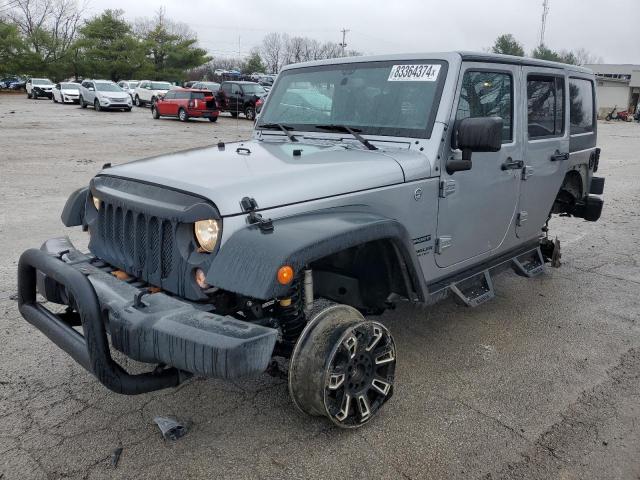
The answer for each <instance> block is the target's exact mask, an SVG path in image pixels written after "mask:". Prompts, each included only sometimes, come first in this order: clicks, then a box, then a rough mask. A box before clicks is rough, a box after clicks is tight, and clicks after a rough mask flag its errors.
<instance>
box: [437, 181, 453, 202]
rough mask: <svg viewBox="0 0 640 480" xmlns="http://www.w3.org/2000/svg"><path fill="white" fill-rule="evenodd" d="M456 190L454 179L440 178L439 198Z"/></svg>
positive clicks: (445, 196)
mask: <svg viewBox="0 0 640 480" xmlns="http://www.w3.org/2000/svg"><path fill="white" fill-rule="evenodd" d="M455 191H456V181H455V180H440V198H447V197H448V196H449V195H451V194H452V193H455Z"/></svg>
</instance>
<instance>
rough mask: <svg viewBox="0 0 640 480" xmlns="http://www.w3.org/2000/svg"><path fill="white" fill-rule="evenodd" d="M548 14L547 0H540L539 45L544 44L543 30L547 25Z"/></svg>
mask: <svg viewBox="0 0 640 480" xmlns="http://www.w3.org/2000/svg"><path fill="white" fill-rule="evenodd" d="M548 14H549V0H543V1H542V25H541V26H540V45H544V31H545V29H546V27H547V15H548Z"/></svg>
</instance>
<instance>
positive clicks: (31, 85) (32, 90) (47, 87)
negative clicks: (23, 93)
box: [25, 78, 53, 100]
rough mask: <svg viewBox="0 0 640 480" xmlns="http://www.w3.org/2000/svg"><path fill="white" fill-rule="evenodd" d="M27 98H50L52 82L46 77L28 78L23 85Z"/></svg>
mask: <svg viewBox="0 0 640 480" xmlns="http://www.w3.org/2000/svg"><path fill="white" fill-rule="evenodd" d="M25 89H26V90H27V98H33V99H34V100H35V99H38V98H39V97H47V98H51V96H52V95H53V93H52V92H51V91H52V90H53V82H52V81H51V80H49V79H48V78H29V79H28V80H27V83H26V85H25Z"/></svg>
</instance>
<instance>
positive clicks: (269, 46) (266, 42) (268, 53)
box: [261, 32, 286, 73]
mask: <svg viewBox="0 0 640 480" xmlns="http://www.w3.org/2000/svg"><path fill="white" fill-rule="evenodd" d="M285 42H286V36H284V38H283V35H281V34H279V33H275V32H274V33H269V34H268V35H265V37H264V38H263V39H262V49H261V53H262V57H263V61H264V64H265V65H266V67H267V70H269V72H271V73H278V71H279V70H280V67H281V66H282V57H283V54H284V44H285Z"/></svg>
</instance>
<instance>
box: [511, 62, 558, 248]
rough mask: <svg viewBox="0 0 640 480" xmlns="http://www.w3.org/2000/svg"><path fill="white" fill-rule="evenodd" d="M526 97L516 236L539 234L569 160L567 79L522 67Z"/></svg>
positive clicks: (551, 71) (553, 71) (555, 72)
mask: <svg viewBox="0 0 640 480" xmlns="http://www.w3.org/2000/svg"><path fill="white" fill-rule="evenodd" d="M523 79H524V83H525V85H526V92H527V96H526V98H523V99H522V102H523V104H522V105H523V110H524V111H525V112H527V113H526V115H527V119H526V129H525V134H526V145H525V147H524V148H525V167H524V170H523V172H522V178H523V180H522V186H521V188H520V202H519V205H518V218H517V221H516V235H517V236H518V237H519V238H521V239H523V240H527V239H530V238H535V237H536V236H538V235H540V234H541V233H542V231H541V229H542V227H543V226H544V224H545V223H546V221H547V218H548V217H549V213H550V211H551V207H552V206H553V202H554V200H555V198H556V195H557V194H558V191H559V190H560V186H561V185H562V181H563V179H564V173H565V172H566V170H567V165H566V164H567V163H568V160H569V132H568V128H567V125H568V121H569V120H568V114H567V112H568V109H567V106H568V100H567V98H566V97H567V95H566V91H567V86H566V82H567V79H566V77H565V75H564V73H563V71H562V70H557V69H552V68H538V67H524V68H523Z"/></svg>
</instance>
